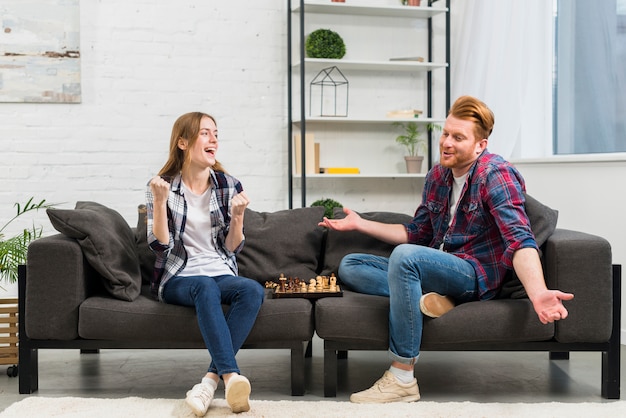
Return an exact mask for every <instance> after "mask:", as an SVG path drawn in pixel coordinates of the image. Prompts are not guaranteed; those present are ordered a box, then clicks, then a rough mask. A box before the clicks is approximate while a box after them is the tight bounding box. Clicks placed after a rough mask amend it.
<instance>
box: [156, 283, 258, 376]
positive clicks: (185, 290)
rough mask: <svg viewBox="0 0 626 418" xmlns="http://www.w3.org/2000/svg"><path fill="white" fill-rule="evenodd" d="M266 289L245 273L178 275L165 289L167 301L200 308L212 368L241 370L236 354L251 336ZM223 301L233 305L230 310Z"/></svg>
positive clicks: (221, 373) (211, 370)
mask: <svg viewBox="0 0 626 418" xmlns="http://www.w3.org/2000/svg"><path fill="white" fill-rule="evenodd" d="M263 297H264V290H263V286H261V284H259V283H258V282H256V281H254V280H252V279H247V278H245V277H239V276H232V275H224V276H216V277H209V276H187V277H185V276H183V277H181V276H175V277H172V278H171V279H169V280H168V281H167V283H166V284H165V288H164V289H163V298H164V300H165V302H167V303H171V304H174V305H183V306H193V307H195V308H196V315H197V317H198V326H199V327H200V332H201V333H202V338H203V339H204V343H205V344H206V347H207V349H208V350H209V353H210V354H211V364H210V366H209V369H208V371H209V372H211V373H216V374H217V375H219V376H222V375H224V374H226V373H240V372H239V367H238V366H237V362H236V361H235V354H237V351H239V349H240V348H241V346H242V345H243V343H244V341H245V340H246V338H247V337H248V334H249V333H250V330H251V329H252V326H253V325H254V321H255V320H256V316H257V314H258V313H259V309H261V304H262V303H263ZM222 303H224V304H227V305H230V306H229V308H228V310H227V311H226V313H224V311H223V310H222Z"/></svg>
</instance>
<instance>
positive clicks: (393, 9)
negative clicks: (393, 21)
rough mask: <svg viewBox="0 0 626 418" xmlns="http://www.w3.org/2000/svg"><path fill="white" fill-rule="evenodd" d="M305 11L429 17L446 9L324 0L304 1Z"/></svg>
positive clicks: (298, 5) (295, 10) (298, 6)
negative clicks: (366, 4)
mask: <svg viewBox="0 0 626 418" xmlns="http://www.w3.org/2000/svg"><path fill="white" fill-rule="evenodd" d="M292 11H293V12H295V13H299V12H300V4H299V2H297V4H296V5H295V6H293V7H292ZM304 11H305V13H331V14H336V15H339V14H343V15H363V16H381V17H404V18H420V19H423V18H429V17H433V16H436V15H438V14H440V13H445V12H447V11H448V9H447V8H445V7H427V6H373V5H372V6H365V5H354V4H346V3H331V2H330V1H329V0H324V1H305V2H304Z"/></svg>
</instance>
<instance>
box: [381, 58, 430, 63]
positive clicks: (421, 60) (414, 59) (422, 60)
mask: <svg viewBox="0 0 626 418" xmlns="http://www.w3.org/2000/svg"><path fill="white" fill-rule="evenodd" d="M389 61H417V62H424V57H397V58H389Z"/></svg>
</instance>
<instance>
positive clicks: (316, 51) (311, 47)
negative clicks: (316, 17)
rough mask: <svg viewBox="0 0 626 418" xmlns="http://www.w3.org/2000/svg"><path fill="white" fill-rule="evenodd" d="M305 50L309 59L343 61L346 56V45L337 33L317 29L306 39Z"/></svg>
mask: <svg viewBox="0 0 626 418" xmlns="http://www.w3.org/2000/svg"><path fill="white" fill-rule="evenodd" d="M305 50H306V55H307V57H309V58H329V59H341V58H343V56H344V55H346V44H345V43H344V42H343V39H342V38H341V36H339V34H338V33H337V32H333V31H332V30H330V29H317V30H315V31H313V32H311V33H310V34H309V36H308V37H307V38H306V41H305Z"/></svg>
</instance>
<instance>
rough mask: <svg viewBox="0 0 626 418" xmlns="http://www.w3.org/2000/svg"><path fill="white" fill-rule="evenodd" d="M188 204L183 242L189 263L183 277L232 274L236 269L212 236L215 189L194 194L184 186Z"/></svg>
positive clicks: (182, 273)
mask: <svg viewBox="0 0 626 418" xmlns="http://www.w3.org/2000/svg"><path fill="white" fill-rule="evenodd" d="M182 187H183V193H184V194H185V200H186V202H187V219H186V222H185V232H184V235H183V240H184V241H183V242H184V246H185V251H187V264H186V265H185V268H184V269H183V271H181V272H180V274H179V275H180V276H221V275H232V274H233V272H232V270H231V269H230V268H229V267H228V265H227V264H226V263H225V262H224V260H222V257H221V256H220V254H219V253H218V252H217V251H216V249H215V242H214V241H213V238H212V234H211V209H210V208H211V190H213V189H212V188H210V187H209V189H207V191H206V192H204V193H203V194H201V195H197V194H195V193H193V192H192V191H191V190H189V188H187V186H186V185H185V183H182Z"/></svg>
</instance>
